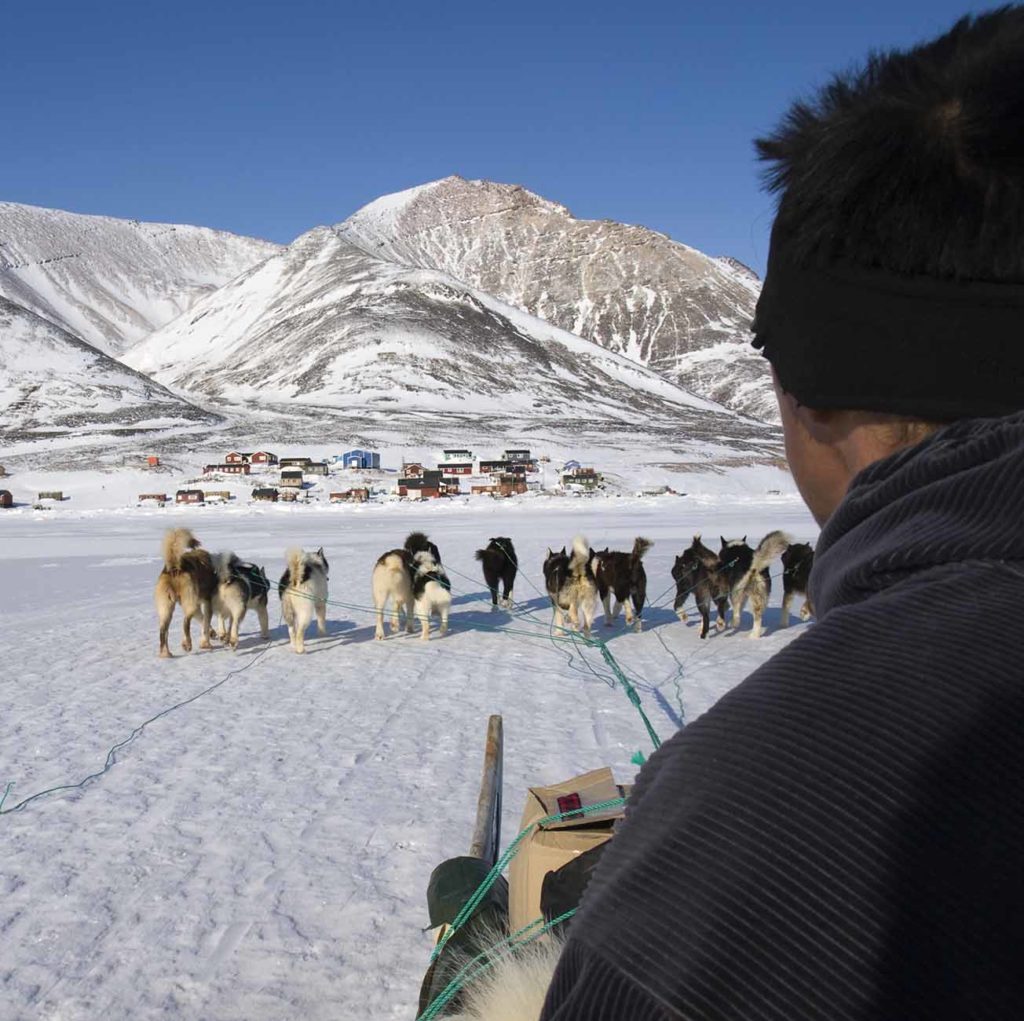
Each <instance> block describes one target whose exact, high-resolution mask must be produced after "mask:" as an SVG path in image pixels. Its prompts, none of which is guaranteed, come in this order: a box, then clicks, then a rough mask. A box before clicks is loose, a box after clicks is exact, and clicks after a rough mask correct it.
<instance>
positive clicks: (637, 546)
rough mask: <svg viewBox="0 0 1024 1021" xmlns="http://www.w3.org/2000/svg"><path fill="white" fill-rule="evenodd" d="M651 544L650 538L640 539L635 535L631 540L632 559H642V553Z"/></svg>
mask: <svg viewBox="0 0 1024 1021" xmlns="http://www.w3.org/2000/svg"><path fill="white" fill-rule="evenodd" d="M653 545H654V543H653V542H651V540H650V539H642V538H641V537H640V536H637V537H636V539H634V540H633V559H634V560H641V559H643V555H644V554H645V553H646V552H647V551H648V550H649V549H650V548H651V547H652V546H653Z"/></svg>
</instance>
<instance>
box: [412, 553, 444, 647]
mask: <svg viewBox="0 0 1024 1021" xmlns="http://www.w3.org/2000/svg"><path fill="white" fill-rule="evenodd" d="M412 565H413V578H412V596H413V608H414V612H415V614H416V619H417V620H418V621H419V622H420V627H421V629H422V630H421V631H420V637H421V638H422V639H423V641H427V640H428V639H429V638H430V618H431V617H432V616H433V615H435V614H436V615H437V617H438V619H439V620H440V622H441V627H440V630H439V631H438V634H442V635H443V634H445V633H446V632H447V631H448V611H449V610H450V609H451V605H452V592H451V588H452V585H451V582H450V581H449V580H448V575H446V574H445V573H444V568H443V567H442V566H441V564H440V563H439V562H438V561H437V560H435V559H434V554H433V553H431V552H430V551H429V550H421V551H420V552H419V553H417V554H415V555H414V556H413V558H412Z"/></svg>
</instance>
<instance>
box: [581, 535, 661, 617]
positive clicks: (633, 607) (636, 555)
mask: <svg viewBox="0 0 1024 1021" xmlns="http://www.w3.org/2000/svg"><path fill="white" fill-rule="evenodd" d="M653 545H654V543H653V542H651V540H650V539H642V538H639V537H637V538H636V539H635V540H634V541H633V552H632V553H621V552H618V551H615V552H613V551H611V550H607V549H603V550H600V551H599V552H598V553H596V554H595V556H596V557H597V568H596V569H595V571H594V580H595V581H596V582H597V591H598V594H599V595H600V596H601V602H602V604H603V605H604V626H605V627H611V626H612V625H613V624H614V623H615V618H616V617H618V615H619V608H620V607H621V608H623V609H624V610H625V614H626V625H627V627H628V626H629V625H632V626H633V627H635V628H636V630H637V631H639V630H640V629H641V627H642V626H643V624H642V621H641V620H640V614H641V612H642V611H643V608H644V601H645V600H646V599H647V572H646V571H645V570H644V565H643V556H644V554H645V553H646V552H647V551H648V550H649V549H650V548H651V547H652V546H653ZM612 596H614V597H615V607H614V609H611V601H612Z"/></svg>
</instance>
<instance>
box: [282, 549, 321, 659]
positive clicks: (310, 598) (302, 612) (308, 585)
mask: <svg viewBox="0 0 1024 1021" xmlns="http://www.w3.org/2000/svg"><path fill="white" fill-rule="evenodd" d="M285 558H286V560H287V562H288V566H287V568H285V572H284V574H282V575H281V581H280V583H279V584H278V586H277V594H278V596H279V597H280V599H281V612H282V613H283V615H284V622H285V623H286V624H287V625H288V638H289V639H290V641H291V644H292V648H293V649H294V650H295V651H296V652H305V651H306V645H305V636H306V628H308V627H309V624H310V622H311V621H312V619H313V616H314V614H315V615H316V630H317V634H319V635H325V634H327V570H328V567H327V557H325V556H324V548H323V546H321V547H320V549H318V550H317V551H316V552H315V553H306V552H305V551H304V550H301V549H290V550H288V552H287V553H286V554H285Z"/></svg>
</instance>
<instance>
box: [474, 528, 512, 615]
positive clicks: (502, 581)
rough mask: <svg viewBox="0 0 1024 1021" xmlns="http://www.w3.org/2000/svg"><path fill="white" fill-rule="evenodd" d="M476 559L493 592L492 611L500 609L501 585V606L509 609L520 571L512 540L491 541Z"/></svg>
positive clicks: (478, 551)
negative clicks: (500, 590)
mask: <svg viewBox="0 0 1024 1021" xmlns="http://www.w3.org/2000/svg"><path fill="white" fill-rule="evenodd" d="M476 558H477V560H479V561H480V563H481V564H482V565H483V569H484V581H485V582H487V587H488V588H489V589H490V590H491V609H492V610H496V609H497V608H498V586H499V585H501V587H502V589H503V590H504V591H503V592H502V596H501V605H502V606H504V607H506V608H508V607H511V605H512V586H513V585H515V583H516V573H517V572H518V570H519V558H518V557H517V556H516V550H515V547H514V546H513V545H512V540H511V539H509V538H506V537H505V536H499V537H498V538H497V539H491V540H490V541H489V542H488V543H487V548H486V549H478V550H477V551H476Z"/></svg>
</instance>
